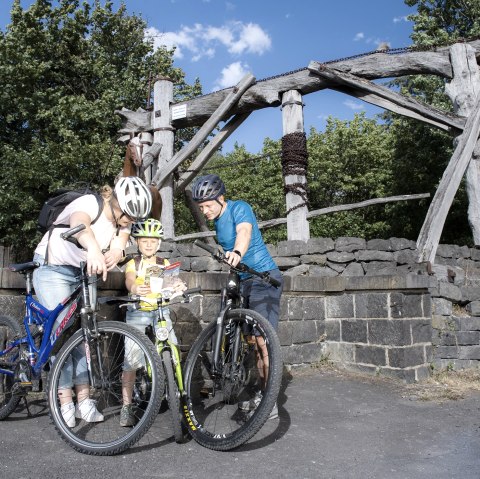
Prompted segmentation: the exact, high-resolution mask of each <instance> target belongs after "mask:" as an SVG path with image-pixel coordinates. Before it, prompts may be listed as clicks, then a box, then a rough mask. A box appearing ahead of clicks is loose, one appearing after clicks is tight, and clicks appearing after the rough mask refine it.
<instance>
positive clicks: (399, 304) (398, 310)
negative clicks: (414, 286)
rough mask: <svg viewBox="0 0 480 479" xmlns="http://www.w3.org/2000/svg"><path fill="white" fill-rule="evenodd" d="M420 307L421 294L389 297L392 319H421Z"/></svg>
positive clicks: (401, 294)
mask: <svg viewBox="0 0 480 479" xmlns="http://www.w3.org/2000/svg"><path fill="white" fill-rule="evenodd" d="M422 306H423V305H422V295H421V294H403V293H392V294H391V295H390V314H391V317H392V318H421V317H422V314H423V311H422V309H423V307H422Z"/></svg>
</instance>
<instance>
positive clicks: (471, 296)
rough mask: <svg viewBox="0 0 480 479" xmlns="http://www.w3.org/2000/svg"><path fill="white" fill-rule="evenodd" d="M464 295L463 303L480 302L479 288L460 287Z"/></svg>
mask: <svg viewBox="0 0 480 479" xmlns="http://www.w3.org/2000/svg"><path fill="white" fill-rule="evenodd" d="M460 292H461V293H462V299H461V301H462V302H463V303H470V302H472V301H480V288H479V287H478V286H460Z"/></svg>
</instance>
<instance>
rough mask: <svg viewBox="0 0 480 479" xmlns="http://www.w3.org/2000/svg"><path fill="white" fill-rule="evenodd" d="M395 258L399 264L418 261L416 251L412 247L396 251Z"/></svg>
mask: <svg viewBox="0 0 480 479" xmlns="http://www.w3.org/2000/svg"><path fill="white" fill-rule="evenodd" d="M393 259H394V260H395V261H396V262H397V264H415V263H416V262H417V257H416V254H415V252H414V251H412V250H410V249H406V250H401V251H395V253H393Z"/></svg>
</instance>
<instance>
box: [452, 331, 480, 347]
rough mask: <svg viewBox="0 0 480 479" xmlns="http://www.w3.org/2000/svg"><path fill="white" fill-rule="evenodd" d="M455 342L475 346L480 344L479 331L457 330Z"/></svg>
mask: <svg viewBox="0 0 480 479" xmlns="http://www.w3.org/2000/svg"><path fill="white" fill-rule="evenodd" d="M455 340H456V344H458V345H459V346H475V345H478V344H480V331H457V332H456V338H455Z"/></svg>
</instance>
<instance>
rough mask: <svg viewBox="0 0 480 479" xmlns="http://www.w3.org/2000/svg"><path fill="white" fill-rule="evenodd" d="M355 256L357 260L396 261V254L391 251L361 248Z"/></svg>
mask: <svg viewBox="0 0 480 479" xmlns="http://www.w3.org/2000/svg"><path fill="white" fill-rule="evenodd" d="M355 258H356V259H357V261H390V262H392V263H393V262H395V263H396V260H395V258H394V255H393V253H391V252H390V251H379V250H361V251H357V252H356V253H355ZM394 266H395V265H394Z"/></svg>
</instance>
